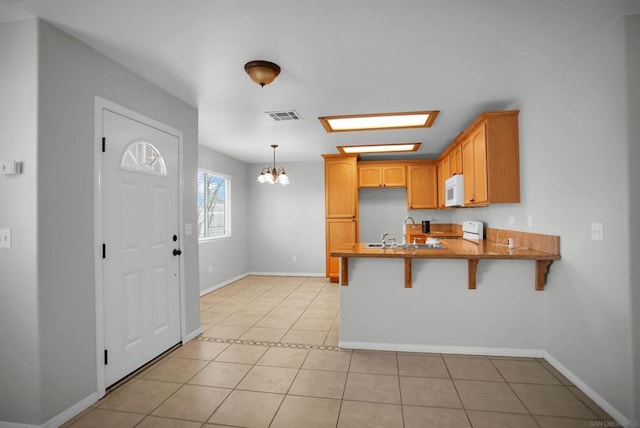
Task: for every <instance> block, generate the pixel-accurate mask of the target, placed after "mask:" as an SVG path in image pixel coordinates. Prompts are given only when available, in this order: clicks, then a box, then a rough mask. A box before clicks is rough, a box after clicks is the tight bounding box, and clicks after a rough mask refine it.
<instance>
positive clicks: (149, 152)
mask: <svg viewBox="0 0 640 428" xmlns="http://www.w3.org/2000/svg"><path fill="white" fill-rule="evenodd" d="M120 166H121V167H122V169H128V170H129V171H136V172H142V173H143V174H151V175H161V176H166V175H167V167H166V166H165V163H164V159H163V158H162V155H161V154H160V152H158V150H157V149H156V148H155V147H153V145H152V144H149V143H147V142H146V141H134V142H133V143H131V144H130V145H129V147H127V149H126V150H125V151H124V155H122V162H121V163H120Z"/></svg>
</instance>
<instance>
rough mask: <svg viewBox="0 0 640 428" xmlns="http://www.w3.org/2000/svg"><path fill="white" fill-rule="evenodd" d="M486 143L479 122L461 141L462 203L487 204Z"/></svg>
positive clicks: (482, 127) (466, 204)
mask: <svg viewBox="0 0 640 428" xmlns="http://www.w3.org/2000/svg"><path fill="white" fill-rule="evenodd" d="M486 150H487V144H486V139H485V126H484V124H481V125H480V126H478V127H477V129H476V130H475V131H474V133H473V134H471V135H470V136H469V137H468V138H467V139H466V140H465V141H464V142H463V143H462V158H463V164H464V205H465V206H473V205H487V204H488V202H489V200H488V193H487V151H486Z"/></svg>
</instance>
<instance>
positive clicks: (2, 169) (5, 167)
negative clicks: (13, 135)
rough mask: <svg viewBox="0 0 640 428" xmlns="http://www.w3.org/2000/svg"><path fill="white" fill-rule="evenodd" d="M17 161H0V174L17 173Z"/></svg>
mask: <svg viewBox="0 0 640 428" xmlns="http://www.w3.org/2000/svg"><path fill="white" fill-rule="evenodd" d="M17 173H18V162H16V161H0V174H17Z"/></svg>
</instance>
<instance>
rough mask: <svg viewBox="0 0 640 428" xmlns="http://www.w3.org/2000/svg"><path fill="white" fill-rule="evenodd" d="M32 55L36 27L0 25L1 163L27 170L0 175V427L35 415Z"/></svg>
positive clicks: (34, 71) (37, 410)
mask: <svg viewBox="0 0 640 428" xmlns="http://www.w3.org/2000/svg"><path fill="white" fill-rule="evenodd" d="M36 48H37V33H36V22H35V21H28V22H14V23H10V24H2V25H0V58H2V61H1V62H0V93H1V94H2V96H0V129H1V130H2V135H1V136H0V159H1V160H17V161H21V162H23V164H24V171H23V173H22V174H21V175H0V195H2V201H1V202H0V228H11V232H12V241H13V242H12V244H13V246H12V248H11V249H0V326H2V327H1V328H0V343H1V344H2V346H0V421H3V420H21V421H23V422H28V423H37V422H39V419H38V415H39V414H40V401H39V392H40V390H39V379H40V374H39V371H40V365H39V362H38V357H39V355H40V350H39V348H40V344H39V335H38V282H37V277H38V264H37V261H38V260H37V256H36V254H37V252H36V250H37V194H36V181H37V178H38V172H37V168H36V161H37V140H38V133H37V119H38V116H37V108H38V104H37V99H38V94H37V75H38V74H37V73H38V70H37V50H36Z"/></svg>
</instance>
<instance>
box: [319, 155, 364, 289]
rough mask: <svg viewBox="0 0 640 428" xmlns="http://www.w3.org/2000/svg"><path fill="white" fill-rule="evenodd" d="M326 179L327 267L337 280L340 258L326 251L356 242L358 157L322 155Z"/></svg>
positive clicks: (331, 276) (334, 280)
mask: <svg viewBox="0 0 640 428" xmlns="http://www.w3.org/2000/svg"><path fill="white" fill-rule="evenodd" d="M322 157H323V158H324V181H325V193H324V194H325V234H326V239H325V242H326V270H327V276H328V277H329V279H330V280H331V282H338V279H339V276H340V259H339V258H337V257H329V253H330V252H331V251H332V250H333V249H334V248H336V247H338V246H340V245H343V244H353V243H356V242H358V163H357V162H358V157H357V156H345V155H322Z"/></svg>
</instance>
